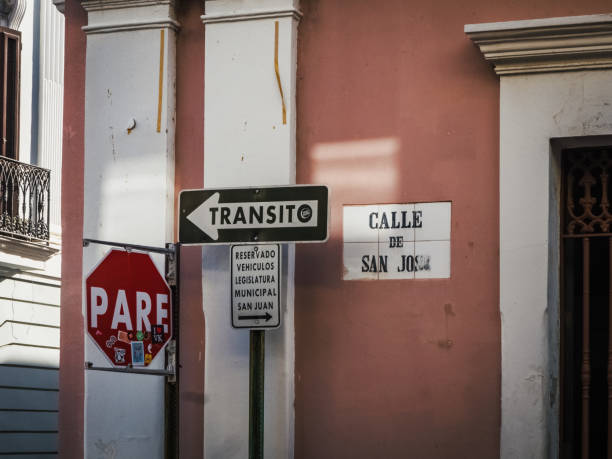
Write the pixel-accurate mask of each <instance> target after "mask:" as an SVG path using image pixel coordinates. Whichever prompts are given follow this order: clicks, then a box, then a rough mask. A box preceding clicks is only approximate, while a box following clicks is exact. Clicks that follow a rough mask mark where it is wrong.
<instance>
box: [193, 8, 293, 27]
mask: <svg viewBox="0 0 612 459" xmlns="http://www.w3.org/2000/svg"><path fill="white" fill-rule="evenodd" d="M302 16H303V14H302V12H301V11H300V10H298V9H296V8H283V9H277V10H259V11H240V12H234V13H222V14H205V15H203V16H200V17H201V19H202V22H203V23H204V24H214V23H219V22H237V21H253V20H256V19H270V18H286V17H291V18H293V19H295V20H296V21H299V20H300V18H301V17H302Z"/></svg>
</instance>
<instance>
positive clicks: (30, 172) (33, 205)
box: [0, 157, 51, 241]
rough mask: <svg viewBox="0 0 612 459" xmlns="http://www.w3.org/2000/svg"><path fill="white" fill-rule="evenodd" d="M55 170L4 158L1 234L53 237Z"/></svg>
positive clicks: (41, 238) (0, 182)
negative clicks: (51, 216) (51, 202)
mask: <svg viewBox="0 0 612 459" xmlns="http://www.w3.org/2000/svg"><path fill="white" fill-rule="evenodd" d="M50 183H51V171H50V170H48V169H43V168H42V167H37V166H32V165H30V164H25V163H21V162H19V161H15V160H14V159H10V158H5V157H0V234H7V235H10V236H12V237H15V238H19V239H28V240H37V241H48V240H49V195H50Z"/></svg>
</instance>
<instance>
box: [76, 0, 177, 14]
mask: <svg viewBox="0 0 612 459" xmlns="http://www.w3.org/2000/svg"><path fill="white" fill-rule="evenodd" d="M81 5H82V6H83V8H84V9H85V11H87V12H88V13H89V12H90V11H105V10H116V9H120V8H140V7H143V6H158V5H168V6H172V7H174V0H108V1H106V0H87V1H85V2H81Z"/></svg>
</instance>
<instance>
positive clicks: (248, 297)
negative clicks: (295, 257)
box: [230, 244, 280, 329]
mask: <svg viewBox="0 0 612 459" xmlns="http://www.w3.org/2000/svg"><path fill="white" fill-rule="evenodd" d="M231 257H232V259H231V262H230V265H231V267H232V273H231V275H232V282H231V289H232V327H234V328H250V329H259V328H276V327H278V326H280V245H279V244H265V245H233V246H232V250H231Z"/></svg>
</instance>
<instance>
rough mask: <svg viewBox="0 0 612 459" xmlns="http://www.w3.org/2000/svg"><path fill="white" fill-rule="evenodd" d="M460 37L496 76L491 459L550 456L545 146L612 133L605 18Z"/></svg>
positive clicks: (550, 170)
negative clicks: (497, 394) (495, 369)
mask: <svg viewBox="0 0 612 459" xmlns="http://www.w3.org/2000/svg"><path fill="white" fill-rule="evenodd" d="M465 31H466V33H467V34H468V35H469V36H470V38H472V40H473V41H474V43H476V44H477V45H478V46H479V47H480V49H481V51H482V53H483V55H484V57H485V59H487V60H488V61H490V62H491V63H492V64H493V65H494V68H495V71H496V72H497V73H498V74H499V75H501V78H500V103H499V105H500V161H499V163H500V171H499V175H500V180H499V182H500V183H499V193H500V219H499V226H500V247H499V250H500V260H499V267H500V292H499V295H500V305H499V307H500V313H501V334H502V336H501V338H502V343H501V358H502V362H501V363H502V365H501V367H502V368H501V370H502V375H501V438H500V457H501V458H502V459H544V458H550V459H556V458H557V457H559V365H560V363H559V362H560V329H559V327H560V321H561V317H560V291H561V285H560V278H559V276H560V265H559V263H560V261H559V260H560V242H559V234H560V223H559V221H560V214H559V208H560V205H559V200H560V161H559V155H558V152H557V154H555V152H554V151H553V149H552V147H551V139H553V138H567V137H584V145H588V142H589V138H588V136H595V135H610V134H612V109H611V108H610V107H612V92H611V91H610V89H611V87H612V71H611V70H610V68H611V67H612V17H611V16H610V15H595V16H575V17H564V18H550V19H536V20H526V21H512V22H501V23H492V24H475V25H468V26H466V27H465ZM568 70H574V71H568ZM591 141H592V140H591Z"/></svg>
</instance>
